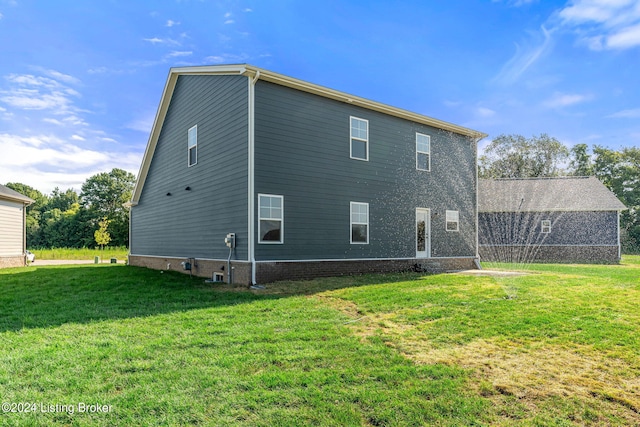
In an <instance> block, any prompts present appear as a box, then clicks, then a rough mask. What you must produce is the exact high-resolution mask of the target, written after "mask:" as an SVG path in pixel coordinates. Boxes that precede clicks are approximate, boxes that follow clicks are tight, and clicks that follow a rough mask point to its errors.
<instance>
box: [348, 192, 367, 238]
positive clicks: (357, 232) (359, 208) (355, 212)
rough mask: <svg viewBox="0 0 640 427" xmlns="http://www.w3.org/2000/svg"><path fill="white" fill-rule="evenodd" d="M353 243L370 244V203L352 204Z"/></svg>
mask: <svg viewBox="0 0 640 427" xmlns="http://www.w3.org/2000/svg"><path fill="white" fill-rule="evenodd" d="M351 243H361V244H367V243H369V203H358V202H351Z"/></svg>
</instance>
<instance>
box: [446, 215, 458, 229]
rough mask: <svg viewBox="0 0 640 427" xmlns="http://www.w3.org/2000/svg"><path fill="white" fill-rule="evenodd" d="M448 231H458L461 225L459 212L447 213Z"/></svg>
mask: <svg viewBox="0 0 640 427" xmlns="http://www.w3.org/2000/svg"><path fill="white" fill-rule="evenodd" d="M446 220H447V226H446V230H447V231H458V228H459V224H460V213H459V212H458V211H446Z"/></svg>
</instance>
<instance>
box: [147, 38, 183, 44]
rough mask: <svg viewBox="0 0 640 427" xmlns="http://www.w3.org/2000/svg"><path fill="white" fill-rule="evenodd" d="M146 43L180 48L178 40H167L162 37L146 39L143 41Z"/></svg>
mask: <svg viewBox="0 0 640 427" xmlns="http://www.w3.org/2000/svg"><path fill="white" fill-rule="evenodd" d="M142 40H144V41H146V42H149V43H151V44H166V45H169V46H180V42H179V41H177V40H173V39H170V38H166V39H161V38H160V37H152V38H146V39H142Z"/></svg>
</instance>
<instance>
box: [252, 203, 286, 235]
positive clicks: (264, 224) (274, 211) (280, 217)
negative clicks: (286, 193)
mask: <svg viewBox="0 0 640 427" xmlns="http://www.w3.org/2000/svg"><path fill="white" fill-rule="evenodd" d="M283 211H284V197H283V196H275V195H272V194H259V195H258V217H259V220H258V236H259V239H258V242H259V243H284V232H283V225H284V212H283Z"/></svg>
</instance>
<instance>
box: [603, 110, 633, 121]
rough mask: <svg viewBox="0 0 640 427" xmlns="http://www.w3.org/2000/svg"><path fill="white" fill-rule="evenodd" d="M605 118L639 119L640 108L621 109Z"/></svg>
mask: <svg viewBox="0 0 640 427" xmlns="http://www.w3.org/2000/svg"><path fill="white" fill-rule="evenodd" d="M607 118H611V119H640V108H632V109H629V110H622V111H618V112H615V113H613V114H610V115H608V116H607Z"/></svg>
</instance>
